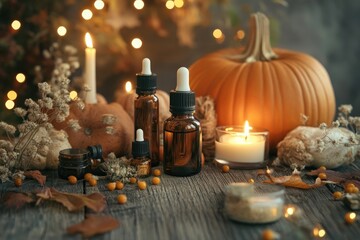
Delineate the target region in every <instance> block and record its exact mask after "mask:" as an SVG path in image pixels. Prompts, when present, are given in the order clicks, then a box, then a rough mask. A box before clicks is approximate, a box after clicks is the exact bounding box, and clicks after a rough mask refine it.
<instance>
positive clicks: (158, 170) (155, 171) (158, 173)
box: [153, 169, 161, 177]
mask: <svg viewBox="0 0 360 240" xmlns="http://www.w3.org/2000/svg"><path fill="white" fill-rule="evenodd" d="M153 175H154V176H156V177H159V176H160V175H161V171H160V169H154V171H153Z"/></svg>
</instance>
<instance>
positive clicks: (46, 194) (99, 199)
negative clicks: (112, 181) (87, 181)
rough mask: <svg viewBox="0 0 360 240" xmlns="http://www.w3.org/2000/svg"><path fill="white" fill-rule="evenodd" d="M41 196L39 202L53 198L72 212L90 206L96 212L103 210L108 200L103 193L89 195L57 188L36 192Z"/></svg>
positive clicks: (52, 199)
mask: <svg viewBox="0 0 360 240" xmlns="http://www.w3.org/2000/svg"><path fill="white" fill-rule="evenodd" d="M36 196H38V197H39V201H38V202H37V204H39V203H40V202H41V200H51V201H56V202H58V203H61V204H62V205H63V206H64V207H66V208H67V209H68V210H69V211H70V212H75V211H79V210H81V209H82V208H83V207H85V206H86V207H88V208H90V209H91V210H93V211H94V212H102V211H103V210H104V209H105V206H106V201H105V197H104V195H102V194H101V193H92V194H89V195H84V194H75V193H65V192H59V191H57V190H56V189H55V188H46V189H45V190H44V191H43V192H41V193H38V194H36Z"/></svg>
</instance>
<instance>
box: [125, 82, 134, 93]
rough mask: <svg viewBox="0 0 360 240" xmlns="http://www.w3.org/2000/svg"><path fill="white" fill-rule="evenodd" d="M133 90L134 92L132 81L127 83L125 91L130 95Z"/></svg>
mask: <svg viewBox="0 0 360 240" xmlns="http://www.w3.org/2000/svg"><path fill="white" fill-rule="evenodd" d="M131 90H132V84H131V82H130V81H127V82H126V83H125V91H126V92H127V93H129V92H131Z"/></svg>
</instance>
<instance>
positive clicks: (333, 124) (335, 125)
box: [331, 120, 340, 127]
mask: <svg viewBox="0 0 360 240" xmlns="http://www.w3.org/2000/svg"><path fill="white" fill-rule="evenodd" d="M331 125H332V127H340V122H339V120H336V121H334V122H332V124H331Z"/></svg>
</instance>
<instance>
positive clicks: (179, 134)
mask: <svg viewBox="0 0 360 240" xmlns="http://www.w3.org/2000/svg"><path fill="white" fill-rule="evenodd" d="M170 112H171V113H172V116H171V117H170V118H168V119H167V120H166V121H165V122H164V162H163V165H164V172H165V173H166V174H169V175H173V176H190V175H194V174H197V173H199V172H200V171H201V127H200V122H199V121H198V120H197V119H196V118H195V117H194V112H195V93H194V92H192V91H191V90H190V87H189V70H188V69H187V68H185V67H181V68H179V69H178V71H177V86H176V89H175V90H172V91H171V92H170Z"/></svg>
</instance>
